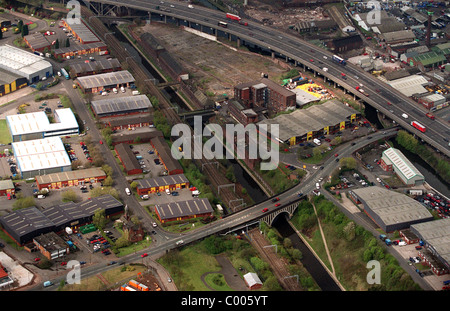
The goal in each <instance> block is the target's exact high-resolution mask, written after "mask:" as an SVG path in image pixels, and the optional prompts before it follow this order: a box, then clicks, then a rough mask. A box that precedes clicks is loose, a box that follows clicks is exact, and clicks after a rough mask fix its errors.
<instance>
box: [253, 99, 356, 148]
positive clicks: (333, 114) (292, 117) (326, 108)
mask: <svg viewBox="0 0 450 311" xmlns="http://www.w3.org/2000/svg"><path fill="white" fill-rule="evenodd" d="M360 117H361V115H360V113H359V112H357V111H355V110H354V109H352V108H351V107H348V106H346V105H344V104H343V103H341V102H340V101H338V100H329V101H327V102H325V103H323V104H321V105H314V106H311V107H309V108H307V109H297V110H295V111H293V112H291V113H289V114H282V115H279V116H277V117H275V118H273V119H266V120H263V121H261V122H258V125H262V124H267V125H272V124H275V125H278V126H279V137H278V139H279V140H281V141H283V142H285V143H288V144H290V145H291V146H292V145H295V144H298V143H301V142H303V141H309V140H312V139H313V138H316V137H320V136H322V135H328V134H333V133H335V132H338V131H340V130H343V129H345V128H346V127H348V126H349V125H350V124H351V123H352V122H354V121H357V120H358V119H359V118H360Z"/></svg>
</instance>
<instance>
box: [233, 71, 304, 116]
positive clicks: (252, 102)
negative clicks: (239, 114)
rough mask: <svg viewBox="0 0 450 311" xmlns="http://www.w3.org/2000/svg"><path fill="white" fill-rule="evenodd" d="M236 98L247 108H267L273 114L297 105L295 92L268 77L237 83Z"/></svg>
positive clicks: (235, 88)
mask: <svg viewBox="0 0 450 311" xmlns="http://www.w3.org/2000/svg"><path fill="white" fill-rule="evenodd" d="M234 99H236V100H238V101H241V102H242V103H243V104H244V106H245V107H246V108H253V107H263V108H267V109H268V111H269V113H271V114H277V113H278V112H280V111H285V110H287V109H288V108H295V106H296V95H295V93H294V92H292V91H290V90H288V89H286V88H285V87H283V86H281V85H279V84H277V83H275V82H273V81H271V80H269V79H267V78H261V79H260V80H258V81H251V82H245V83H240V84H238V85H236V86H235V87H234Z"/></svg>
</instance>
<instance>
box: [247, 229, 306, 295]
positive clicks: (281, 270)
mask: <svg viewBox="0 0 450 311" xmlns="http://www.w3.org/2000/svg"><path fill="white" fill-rule="evenodd" d="M249 233H250V235H251V238H252V240H251V242H252V244H253V245H254V246H255V248H256V249H257V250H258V251H259V253H260V254H261V255H262V256H263V257H264V258H265V259H266V261H267V262H269V264H270V267H271V268H272V270H273V271H274V273H275V275H276V277H277V279H278V281H279V282H280V283H281V286H282V287H283V288H284V289H285V290H288V291H302V290H303V289H302V288H301V287H300V285H299V284H298V283H297V280H296V279H295V278H292V277H291V274H290V273H289V271H288V269H287V265H286V264H285V263H284V262H283V260H282V259H281V258H279V257H278V256H277V254H276V253H275V251H274V250H273V248H269V246H271V245H269V244H268V243H267V241H266V240H265V238H264V237H263V236H262V235H261V234H260V232H259V229H253V230H251V231H250V232H249Z"/></svg>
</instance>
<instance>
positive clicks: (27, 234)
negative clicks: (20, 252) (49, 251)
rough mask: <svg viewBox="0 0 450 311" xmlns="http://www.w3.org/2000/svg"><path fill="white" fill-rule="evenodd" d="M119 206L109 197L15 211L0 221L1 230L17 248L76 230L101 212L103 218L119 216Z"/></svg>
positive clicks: (120, 210)
mask: <svg viewBox="0 0 450 311" xmlns="http://www.w3.org/2000/svg"><path fill="white" fill-rule="evenodd" d="M123 208H124V207H123V204H122V203H121V202H119V201H117V200H116V199H115V198H114V197H113V196H111V195H109V194H108V195H103V196H100V197H97V198H91V199H89V200H87V201H84V202H81V203H73V202H69V203H64V204H60V205H55V206H52V207H47V208H45V209H39V208H37V207H35V206H32V207H28V208H23V209H19V210H15V211H13V212H11V213H9V214H7V215H5V216H2V217H0V225H1V228H2V230H3V231H4V232H5V233H6V234H7V235H8V236H10V237H11V238H12V239H13V240H14V241H15V242H16V243H17V244H18V245H20V246H23V245H25V244H28V243H31V242H32V241H33V239H35V238H36V237H39V236H41V235H43V234H47V233H49V232H55V233H59V232H62V231H63V230H64V229H65V228H66V227H69V228H71V229H77V228H79V227H80V226H82V225H84V224H86V223H90V222H91V221H92V217H93V216H94V214H95V212H96V211H97V210H99V209H103V210H105V216H106V217H107V218H109V217H111V216H114V215H117V214H119V213H122V212H123Z"/></svg>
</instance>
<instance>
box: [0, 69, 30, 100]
mask: <svg viewBox="0 0 450 311" xmlns="http://www.w3.org/2000/svg"><path fill="white" fill-rule="evenodd" d="M26 86H28V80H27V78H25V77H23V76H21V75H18V74H15V73H12V72H9V71H7V70H5V69H3V68H0V96H4V95H6V94H9V93H11V92H14V91H15V90H19V89H21V88H23V87H26Z"/></svg>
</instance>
